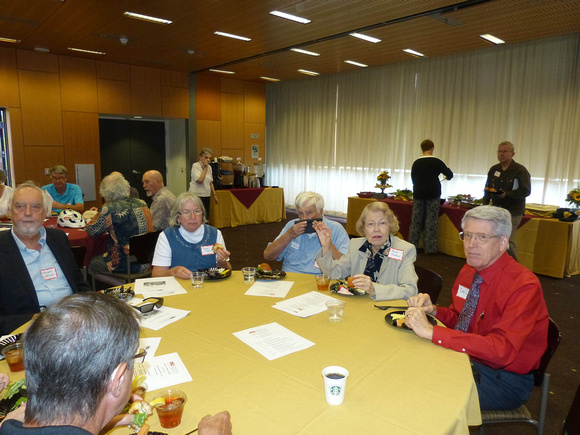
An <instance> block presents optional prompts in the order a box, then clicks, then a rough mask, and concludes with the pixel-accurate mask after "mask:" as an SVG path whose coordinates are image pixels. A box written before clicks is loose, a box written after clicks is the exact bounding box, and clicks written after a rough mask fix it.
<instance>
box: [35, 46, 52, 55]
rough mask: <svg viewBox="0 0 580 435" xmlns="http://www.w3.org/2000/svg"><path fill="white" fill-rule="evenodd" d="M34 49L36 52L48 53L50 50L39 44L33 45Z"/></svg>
mask: <svg viewBox="0 0 580 435" xmlns="http://www.w3.org/2000/svg"><path fill="white" fill-rule="evenodd" d="M34 51H36V52H38V53H50V50H49V49H48V48H46V47H39V46H36V47H34Z"/></svg>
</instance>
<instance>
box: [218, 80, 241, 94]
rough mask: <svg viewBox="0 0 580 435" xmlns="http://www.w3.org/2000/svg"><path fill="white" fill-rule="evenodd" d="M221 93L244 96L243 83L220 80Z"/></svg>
mask: <svg viewBox="0 0 580 435" xmlns="http://www.w3.org/2000/svg"><path fill="white" fill-rule="evenodd" d="M222 92H226V93H228V94H240V95H243V94H244V82H243V81H241V80H231V79H222Z"/></svg>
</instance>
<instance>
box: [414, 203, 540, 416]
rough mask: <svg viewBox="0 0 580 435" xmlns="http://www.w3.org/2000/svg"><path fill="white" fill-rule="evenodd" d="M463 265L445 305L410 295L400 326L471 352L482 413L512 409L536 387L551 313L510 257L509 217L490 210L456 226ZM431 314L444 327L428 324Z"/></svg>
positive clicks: (496, 209) (533, 281)
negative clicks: (535, 382)
mask: <svg viewBox="0 0 580 435" xmlns="http://www.w3.org/2000/svg"><path fill="white" fill-rule="evenodd" d="M461 228H462V229H463V232H462V233H460V238H461V239H462V240H463V247H464V249H465V256H466V258H467V264H466V265H465V266H464V267H463V268H462V269H461V271H460V272H459V276H458V277H457V279H456V280H455V284H454V285H453V289H452V297H453V302H452V304H451V306H450V307H449V308H444V307H437V306H435V305H433V303H432V302H431V300H430V298H429V296H428V295H426V294H418V295H416V296H413V297H411V298H409V300H408V302H409V307H410V308H409V310H408V311H407V313H406V318H405V323H406V324H407V326H408V327H410V328H411V329H412V330H413V331H414V332H415V334H417V335H418V336H419V337H422V338H427V339H429V340H431V341H432V342H433V343H435V344H437V345H439V346H443V347H446V348H448V349H453V350H455V351H458V352H464V353H466V354H468V355H469V357H470V359H471V362H472V368H473V373H474V378H475V381H476V385H477V390H478V394H479V403H480V407H481V409H513V408H517V407H518V406H520V405H522V404H523V403H525V402H526V401H527V400H528V398H529V397H530V394H531V392H532V390H533V388H534V380H533V375H532V373H531V371H532V370H534V369H537V368H538V367H539V364H540V358H541V357H542V355H543V353H544V351H545V350H546V347H547V334H548V310H547V308H546V303H545V301H544V295H543V293H542V288H541V286H540V282H539V281H538V278H537V277H536V276H535V275H534V274H533V273H532V272H530V271H529V270H528V269H526V268H525V267H523V266H522V265H520V264H519V263H518V262H516V261H515V260H514V259H513V258H512V257H510V256H509V255H508V254H507V253H506V250H507V247H508V243H509V237H510V233H511V216H510V214H509V212H508V211H507V210H505V209H501V208H499V207H492V206H481V207H476V208H474V209H472V210H470V211H468V212H467V213H466V214H465V216H464V218H463V221H462V222H461ZM425 314H431V315H434V316H435V317H436V318H437V319H438V320H440V321H441V322H442V323H443V324H444V325H445V326H447V328H444V327H441V326H433V325H431V324H430V323H429V322H428V321H427V318H426V315H425Z"/></svg>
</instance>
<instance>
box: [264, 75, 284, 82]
mask: <svg viewBox="0 0 580 435" xmlns="http://www.w3.org/2000/svg"><path fill="white" fill-rule="evenodd" d="M260 78H261V79H262V80H268V81H269V82H279V81H280V79H273V78H272V77H264V76H262V77H260Z"/></svg>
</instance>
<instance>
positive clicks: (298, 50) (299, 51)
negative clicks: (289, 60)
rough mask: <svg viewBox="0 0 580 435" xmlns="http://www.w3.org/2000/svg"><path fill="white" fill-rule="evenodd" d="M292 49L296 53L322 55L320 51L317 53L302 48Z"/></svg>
mask: <svg viewBox="0 0 580 435" xmlns="http://www.w3.org/2000/svg"><path fill="white" fill-rule="evenodd" d="M290 50H291V51H295V52H296V53H302V54H308V55H309V56H320V53H315V52H314V51H308V50H302V49H301V48H291V49H290Z"/></svg>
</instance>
